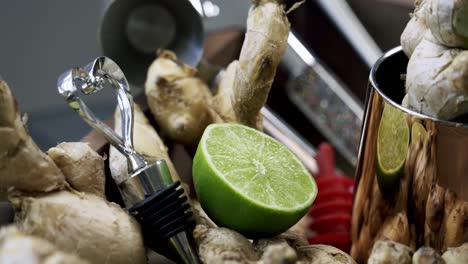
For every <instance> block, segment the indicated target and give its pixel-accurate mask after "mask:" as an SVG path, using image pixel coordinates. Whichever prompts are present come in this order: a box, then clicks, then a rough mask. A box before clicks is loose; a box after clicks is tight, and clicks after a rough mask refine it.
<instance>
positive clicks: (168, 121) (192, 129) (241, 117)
mask: <svg viewBox="0 0 468 264" xmlns="http://www.w3.org/2000/svg"><path fill="white" fill-rule="evenodd" d="M295 6H297V5H295ZM284 8H285V7H284V6H283V5H282V4H281V1H279V0H261V1H259V0H253V1H252V7H251V8H250V10H249V14H248V18H247V32H246V36H245V40H244V43H243V45H242V49H241V54H240V57H239V60H238V61H234V62H232V63H231V64H230V65H229V66H228V67H227V69H226V71H225V72H224V74H223V77H222V78H221V79H220V81H219V83H218V88H217V89H216V90H217V92H216V94H212V93H211V91H210V90H209V89H208V87H207V86H206V84H204V83H203V82H202V81H201V80H199V79H196V78H194V77H193V75H194V74H195V69H193V68H191V67H190V66H188V65H184V64H182V63H180V62H178V61H177V59H176V57H175V55H174V54H173V53H171V52H168V51H163V52H162V53H161V54H160V55H159V57H158V58H157V59H156V60H155V61H154V62H153V63H152V64H151V66H150V68H149V70H148V74H147V79H146V82H145V91H146V96H147V98H148V105H149V106H150V108H151V111H152V113H153V115H154V117H155V119H156V120H157V122H158V124H159V125H160V127H161V130H162V131H163V132H164V133H166V134H168V136H169V137H170V138H171V139H173V140H175V141H177V142H179V143H182V144H184V145H186V146H189V147H194V146H196V145H197V144H198V141H199V139H200V138H201V136H202V134H203V131H204V129H205V128H206V126H208V125H209V124H211V123H213V122H237V123H241V124H244V125H248V126H251V127H254V128H257V129H260V128H261V115H260V109H261V108H262V107H263V105H264V104H265V102H266V100H267V97H268V93H269V92H270V89H271V85H272V83H273V80H274V77H275V74H276V68H277V67H278V65H279V62H280V60H281V57H282V56H283V54H284V52H285V49H286V45H287V40H288V34H289V28H290V24H289V21H288V19H287V17H286V15H287V13H288V11H286V10H285V9H284Z"/></svg>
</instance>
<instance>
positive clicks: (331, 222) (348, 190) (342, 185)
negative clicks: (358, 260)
mask: <svg viewBox="0 0 468 264" xmlns="http://www.w3.org/2000/svg"><path fill="white" fill-rule="evenodd" d="M318 149H319V151H318V152H319V153H318V155H317V157H316V160H317V164H318V168H319V173H318V174H317V175H316V178H315V181H316V183H317V187H318V194H317V197H316V198H315V202H314V205H313V206H312V208H311V210H310V211H309V213H308V215H309V217H310V220H311V222H310V224H309V226H308V228H309V231H310V235H309V237H308V241H309V243H310V244H326V245H331V246H334V247H336V248H339V249H341V250H343V251H345V252H348V253H349V251H350V249H351V236H350V227H351V211H352V207H353V204H352V203H353V193H354V181H353V180H352V179H351V178H350V177H348V176H345V175H337V174H336V173H335V159H334V151H333V147H332V146H331V145H330V144H327V143H322V144H320V146H319V148H318Z"/></svg>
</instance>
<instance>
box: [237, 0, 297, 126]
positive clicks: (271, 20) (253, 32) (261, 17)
mask: <svg viewBox="0 0 468 264" xmlns="http://www.w3.org/2000/svg"><path fill="white" fill-rule="evenodd" d="M252 2H253V5H252V6H251V8H250V10H249V15H248V17H247V33H246V35H245V40H244V43H243V45H242V49H241V54H240V57H239V63H238V66H237V67H236V75H235V79H234V84H233V87H232V89H233V95H234V100H233V109H234V112H235V114H236V117H237V118H238V120H239V122H240V123H242V124H244V125H248V126H250V127H254V128H255V127H257V116H258V114H259V112H260V109H261V108H262V107H263V105H264V104H265V102H266V100H267V97H268V93H269V92H270V89H271V85H272V83H273V80H274V77H275V74H276V68H277V67H278V65H279V62H280V60H281V57H282V56H283V54H284V52H285V50H286V46H287V41H288V35H289V28H290V24H289V21H288V18H287V16H286V11H285V10H284V6H283V5H281V4H280V1H278V0H262V1H252Z"/></svg>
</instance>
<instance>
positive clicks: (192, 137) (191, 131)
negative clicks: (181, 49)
mask: <svg viewBox="0 0 468 264" xmlns="http://www.w3.org/2000/svg"><path fill="white" fill-rule="evenodd" d="M195 73H196V69H194V68H192V67H190V66H188V65H185V64H183V63H181V62H179V61H177V58H176V55H175V54H174V53H173V52H171V51H167V50H165V51H162V52H160V54H159V56H158V58H157V59H156V60H155V61H154V62H153V63H152V64H151V66H150V67H149V69H148V74H147V78H146V82H145V92H146V97H147V99H148V105H149V107H150V109H151V112H152V113H153V115H154V118H155V119H156V121H157V122H158V124H159V126H160V127H161V129H162V131H164V132H165V133H166V134H167V135H168V136H169V137H170V138H171V139H173V140H174V141H176V142H179V143H182V144H186V145H194V144H196V143H198V141H199V140H200V138H201V135H202V134H203V131H204V130H205V128H206V126H208V125H209V124H210V123H212V122H213V115H212V111H211V109H210V105H211V97H212V95H211V92H210V90H209V88H208V86H207V85H206V84H205V83H204V82H203V81H202V80H200V79H198V78H195V77H194V75H195Z"/></svg>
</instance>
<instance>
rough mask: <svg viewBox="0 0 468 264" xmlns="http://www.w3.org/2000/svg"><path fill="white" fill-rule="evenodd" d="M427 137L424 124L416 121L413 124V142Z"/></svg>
mask: <svg viewBox="0 0 468 264" xmlns="http://www.w3.org/2000/svg"><path fill="white" fill-rule="evenodd" d="M426 139H427V131H426V129H425V128H424V126H423V125H422V124H421V123H419V122H414V123H413V125H412V126H411V144H414V143H416V142H418V140H422V141H423V142H424V140H426Z"/></svg>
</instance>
